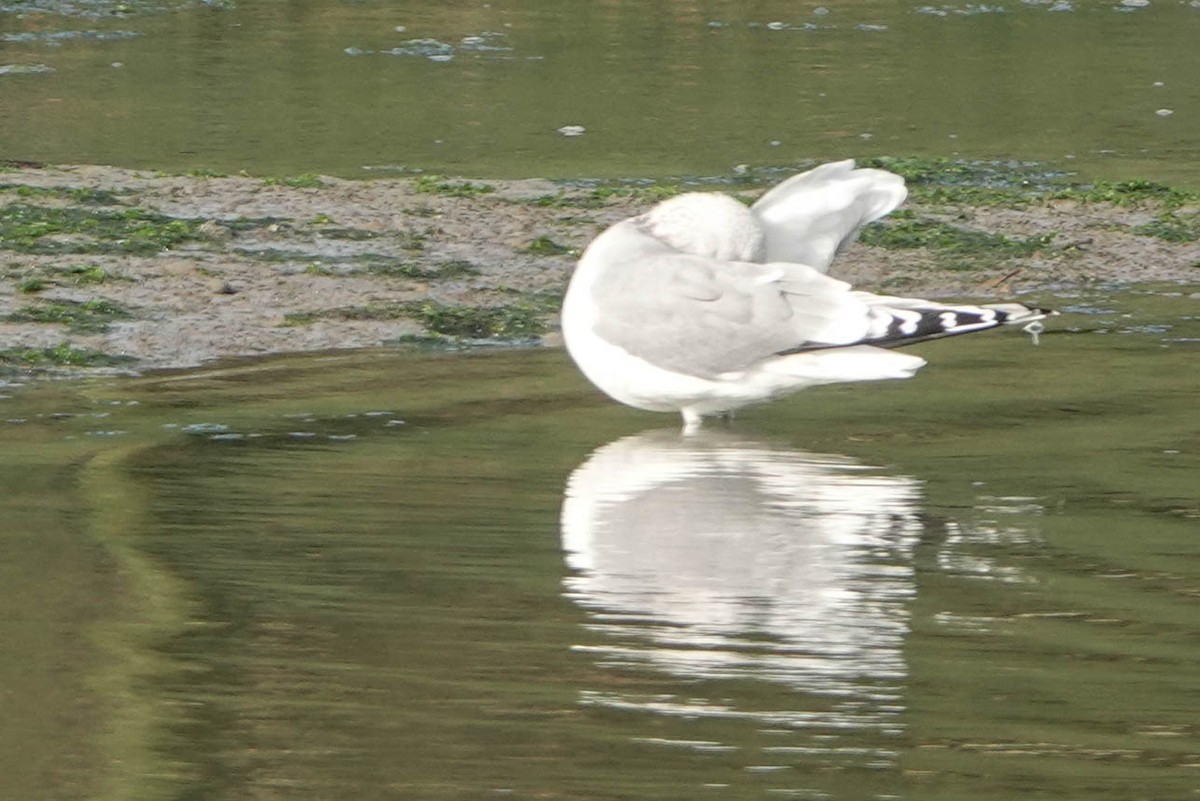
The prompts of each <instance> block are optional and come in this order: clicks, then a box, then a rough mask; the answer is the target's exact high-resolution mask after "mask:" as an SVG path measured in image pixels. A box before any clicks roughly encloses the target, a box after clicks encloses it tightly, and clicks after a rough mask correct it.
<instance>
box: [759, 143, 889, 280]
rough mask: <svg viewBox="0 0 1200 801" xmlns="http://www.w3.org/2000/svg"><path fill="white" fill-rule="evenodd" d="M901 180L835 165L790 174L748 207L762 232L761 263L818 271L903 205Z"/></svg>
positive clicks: (846, 164) (879, 172) (841, 163)
mask: <svg viewBox="0 0 1200 801" xmlns="http://www.w3.org/2000/svg"><path fill="white" fill-rule="evenodd" d="M907 194H908V190H906V189H905V188H904V179H903V178H901V177H900V176H899V175H894V174H893V173H890V172H887V171H886V170H875V169H855V167H854V162H853V161H837V162H833V163H831V164H822V165H821V166H820V167H817V168H815V169H812V170H809V171H808V172H805V173H801V174H800V175H796V176H794V177H792V178H789V179H788V180H786V181H784V182H783V183H781V184H779V185H778V186H776V187H775V188H774V189H772V190H771V191H770V192H767V193H766V194H765V195H763V196H762V197H761V198H759V200H758V202H757V203H755V204H754V206H753V207H752V208H751V212H752V213H753V214H754V216H755V218H756V219H757V220H758V222H759V225H761V226H762V228H763V230H764V232H765V233H766V241H767V256H766V261H790V262H799V263H801V264H808V265H811V266H813V267H816V268H817V269H818V270H820V271H822V272H824V271H826V270H828V269H829V264H830V262H832V261H833V257H834V256H835V255H836V254H837V253H838V251H839V250H841V249H842V248H844V247H846V246H847V245H849V244H850V243H851V242H853V241H854V240H855V239H856V238H857V237H858V232H859V230H860V229H861V228H862V227H863V226H864V225H866V224H867V223H869V222H871V221H872V220H877V219H879V218H880V217H882V216H884V215H885V214H887V213H888V212H890V211H891V210H892V209H894V208H896V207H897V206H899V205H900V204H901V203H903V202H904V198H905V197H906V196H907Z"/></svg>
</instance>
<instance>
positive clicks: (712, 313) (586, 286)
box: [562, 161, 1047, 431]
mask: <svg viewBox="0 0 1200 801" xmlns="http://www.w3.org/2000/svg"><path fill="white" fill-rule="evenodd" d="M906 195H907V190H906V189H905V188H904V179H903V178H901V177H900V176H898V175H894V174H893V173H890V172H887V171H885V170H878V169H856V168H855V165H854V162H853V161H839V162H834V163H830V164H824V165H822V166H820V167H817V168H815V169H813V170H809V171H808V172H805V173H802V174H800V175H796V176H793V177H792V178H789V179H788V180H786V181H784V182H783V183H781V184H779V185H778V186H776V187H775V188H774V189H772V190H771V191H769V192H767V193H766V194H765V195H763V196H762V197H761V198H760V199H759V200H758V202H756V203H755V204H754V205H753V206H751V207H749V208H747V207H746V206H745V205H744V204H742V203H740V202H739V201H737V200H735V199H734V198H732V197H730V196H728V195H724V194H720V193H712V192H703V193H702V192H694V193H688V194H684V195H679V196H677V197H674V198H671V199H670V200H666V201H664V202H662V203H659V204H658V205H656V206H655V207H653V208H652V209H650V211H648V212H646V213H645V214H642V215H639V216H637V217H632V218H629V219H626V220H622V221H621V222H619V223H617V224H615V225H613V226H612V227H610V228H608V229H607V230H606V231H604V232H603V233H602V234H600V235H599V236H598V237H596V239H595V240H594V241H593V242H592V243H591V245H589V246H588V248H587V250H586V251H584V253H583V256H582V257H581V258H580V260H579V265H578V266H577V267H576V268H575V274H574V276H573V277H572V279H571V284H570V286H569V287H568V289H567V294H566V298H565V299H564V301H563V309H562V327H563V338H564V340H565V342H566V346H567V350H568V351H569V352H570V354H571V356H572V358H574V360H575V362H576V364H578V365H579V368H580V370H582V371H583V373H584V375H586V376H587V377H588V379H590V380H591V381H592V383H593V384H595V385H596V386H597V387H599V388H600V389H601V390H603V391H604V392H605V393H606V394H608V395H609V396H611V397H612V398H614V399H615V400H618V401H620V402H621V403H625V404H628V405H629V406H634V407H636V408H639V409H647V410H650V411H660V412H680V413H681V414H682V415H683V420H684V428H685V430H688V431H692V430H695V429H696V428H698V427H699V425H700V422H701V420H702V418H703V417H704V416H705V415H712V414H726V413H729V412H731V411H733V410H735V409H738V408H740V407H742V406H746V405H748V404H752V403H758V402H761V401H765V400H770V399H771V398H776V397H779V396H781V395H785V394H788V393H790V392H795V391H797V390H800V389H804V388H806V387H811V386H815V385H818V384H830V383H836V382H842V381H874V380H880V379H886V378H910V377H911V376H912V375H913V374H914V373H916V371H917V370H919V369H920V368H921V367H923V366H925V360H924V359H921V358H920V357H917V356H911V355H908V354H903V353H897V352H894V351H893V350H891V348H894V347H897V346H900V345H908V344H911V343H914V342H922V341H925V340H928V339H935V338H939V337H944V336H952V335H955V334H964V333H969V332H972V331H981V330H985V329H988V328H994V327H996V326H999V325H1005V324H1027V323H1031V322H1034V321H1037V320H1040V319H1042V318H1043V317H1044V316H1045V315H1046V314H1047V312H1046V311H1045V310H1043V309H1037V308H1031V307H1028V306H1024V305H1022V304H1019V303H998V304H987V305H981V306H962V305H944V304H940V303H935V302H931V301H928V300H919V299H916V298H897V297H888V296H883V295H874V294H871V293H869V292H861V291H855V290H853V289H851V287H850V285H849V284H847V283H845V282H844V281H838V280H836V279H834V278H830V277H828V276H827V275H825V272H826V270H828V269H829V265H830V263H831V262H832V261H833V258H834V256H835V255H836V254H837V253H838V252H839V251H841V250H842V249H844V248H845V247H846V246H847V245H849V244H850V243H851V242H853V241H854V240H855V239H856V238H857V236H858V233H859V231H860V230H861V229H862V227H863V226H864V225H866V224H867V223H869V222H871V221H872V220H876V219H879V218H880V217H883V216H884V215H885V214H887V213H888V212H890V211H892V210H893V209H894V208H896V207H897V206H899V205H900V203H902V202H903V201H904V198H905V197H906Z"/></svg>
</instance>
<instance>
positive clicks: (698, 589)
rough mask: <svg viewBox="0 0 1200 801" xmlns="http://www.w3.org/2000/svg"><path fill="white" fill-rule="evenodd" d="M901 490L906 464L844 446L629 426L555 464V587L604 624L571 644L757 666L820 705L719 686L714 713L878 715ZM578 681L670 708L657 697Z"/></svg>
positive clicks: (876, 719)
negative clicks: (558, 577) (583, 641)
mask: <svg viewBox="0 0 1200 801" xmlns="http://www.w3.org/2000/svg"><path fill="white" fill-rule="evenodd" d="M918 498H919V491H918V485H917V482H915V481H913V480H912V479H909V478H905V477H896V476H881V475H879V474H877V473H874V472H871V471H870V470H868V469H866V468H864V467H862V466H861V465H858V464H857V463H855V462H853V461H851V460H849V459H846V458H843V457H837V456H813V455H810V454H804V453H800V452H797V451H793V450H787V449H783V448H775V447H771V446H769V445H765V444H763V443H761V442H755V441H752V440H747V439H744V438H739V437H736V436H733V435H718V434H717V433H715V432H707V433H705V434H704V435H701V436H695V437H688V438H681V437H679V436H678V435H670V434H664V433H650V434H642V435H639V436H634V437H628V438H625V439H621V440H618V441H616V442H613V443H611V444H609V445H607V446H604V447H602V448H600V449H599V450H597V451H596V452H595V453H594V454H593V455H592V456H591V458H589V459H588V461H587V462H585V463H584V464H583V465H581V466H580V467H579V468H577V469H576V470H575V472H574V473H573V474H572V475H571V478H570V480H569V482H568V485H567V489H566V498H565V501H564V504H563V510H562V542H563V549H564V551H565V553H566V560H567V563H568V566H569V567H570V568H572V570H573V571H574V573H573V575H571V576H570V577H569V578H568V579H567V581H566V585H567V595H568V596H569V597H570V598H571V599H572V600H574V601H575V602H576V603H578V604H579V605H580V606H582V607H583V608H585V609H586V610H587V611H588V614H589V617H590V618H591V619H592V622H593V625H594V626H595V627H596V628H598V629H599V630H600V631H602V632H604V633H605V634H606V635H608V636H609V643H611V644H604V645H601V646H598V647H594V648H589V649H588V650H594V651H595V652H596V653H598V654H599V657H600V659H601V662H602V663H603V664H607V665H613V666H621V665H624V666H631V667H632V666H637V665H644V666H651V667H653V668H655V669H657V670H661V671H665V672H667V673H669V674H672V675H675V676H679V677H683V678H688V679H711V680H721V679H731V678H740V679H759V680H765V681H768V682H771V683H777V684H782V685H785V686H787V687H788V688H789V689H790V690H793V691H800V692H802V693H806V694H810V695H813V696H821V697H827V698H833V699H835V701H836V703H835V706H836V707H837V708H835V709H832V710H831V709H829V708H828V706H825V707H822V709H821V710H820V711H819V712H796V711H792V712H775V713H770V714H769V715H767V713H763V712H753V713H752V712H744V713H743V712H739V711H736V710H734V709H731V708H730V707H729V705H728V704H727V703H726V704H724V705H723V706H721V711H720V716H723V717H727V716H730V715H736V716H739V717H741V716H751V717H755V716H758V717H759V719H761V720H769V721H772V722H774V723H779V722H781V721H783V722H784V725H788V726H793V727H814V726H815V727H829V728H833V729H839V730H842V729H845V728H847V727H849V728H874V729H877V730H878V729H883V730H894V729H895V727H896V723H895V713H896V712H897V711H898V706H897V704H896V700H897V697H898V691H899V684H900V682H901V681H902V680H903V678H904V676H905V673H906V671H905V665H904V661H903V655H902V645H903V638H904V636H905V633H906V632H907V628H908V625H907V620H908V612H907V608H906V603H907V601H908V599H909V598H910V597H911V596H912V594H913V591H914V589H913V588H914V585H913V577H912V565H911V562H912V558H911V557H912V548H913V545H914V543H915V541H916V539H917V537H918V535H919V533H920V523H919V521H918V518H917V503H918ZM723 697H725V694H724V693H723ZM590 699H591V700H590V701H589V702H590V703H604V704H606V705H611V706H619V707H628V706H630V705H631V704H633V705H635V706H640V707H641V708H645V709H650V710H652V711H658V712H664V713H667V714H671V711H670V709H668V708H667V707H669V706H670V704H667V705H666V706H664V703H663V701H662V700H661V699H656V700H655V701H654V702H653V703H642V704H639V703H637V702H636V701H633V700H631V699H629V698H624V697H621V696H619V695H612V694H609V695H601V694H592V695H591V696H590ZM706 709H708V710H709V712H711V710H712V709H713V707H711V705H709V706H706V705H704V704H690V705H689V704H684V707H682V708H680V709H678V710H677V713H678V714H688V715H704V714H708V713H709V712H706V711H705V710H706ZM714 714H715V713H714ZM764 715H767V717H763V716H764ZM770 715H774V717H770Z"/></svg>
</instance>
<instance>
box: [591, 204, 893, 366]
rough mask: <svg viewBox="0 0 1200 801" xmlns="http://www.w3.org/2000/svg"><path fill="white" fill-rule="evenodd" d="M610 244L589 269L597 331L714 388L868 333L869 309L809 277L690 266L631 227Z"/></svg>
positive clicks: (759, 267) (690, 259) (804, 272)
mask: <svg viewBox="0 0 1200 801" xmlns="http://www.w3.org/2000/svg"><path fill="white" fill-rule="evenodd" d="M603 238H604V239H606V240H607V241H605V242H604V243H600V242H597V244H601V247H599V248H596V249H595V251H594V253H593V254H590V255H592V256H593V257H594V258H597V259H603V261H602V262H598V263H593V264H590V265H588V267H589V268H591V269H595V270H596V278H595V280H594V282H593V284H592V287H591V299H592V301H593V303H594V304H595V306H596V321H595V323H594V326H595V331H596V333H597V334H599V335H600V336H601V337H602V338H603V339H605V340H607V341H608V342H610V343H612V344H614V345H617V346H619V347H621V348H623V349H624V350H625V351H627V352H629V353H630V354H633V355H634V356H638V357H639V358H642V359H645V360H646V361H648V362H650V363H651V364H654V365H657V366H658V367H662V368H665V369H668V370H672V371H675V372H680V373H685V374H688V375H695V376H703V377H706V378H715V377H719V376H721V375H723V374H725V373H731V372H736V371H740V370H744V369H746V368H748V367H750V366H752V365H754V364H756V363H757V362H760V361H762V360H763V359H768V358H771V357H772V356H774V355H776V354H779V353H783V352H787V351H792V350H795V349H797V348H801V347H804V346H805V345H806V344H809V345H812V344H817V345H818V346H825V347H828V346H836V345H844V344H850V343H853V342H857V341H859V340H861V339H862V338H863V337H865V336H866V335H867V334H868V333H869V327H870V321H871V316H872V314H871V308H870V306H869V305H868V304H866V303H865V302H863V300H862V299H861V298H859V297H858V296H857V295H856V294H855V293H853V292H851V291H850V286H849V284H846V283H844V282H842V281H837V280H834V279H832V278H829V277H828V276H825V275H823V274H821V273H820V272H818V271H817V270H814V269H812V268H811V267H807V266H805V265H802V264H786V263H777V264H751V263H747V262H733V261H729V262H727V261H717V260H713V259H707V258H703V257H700V256H691V255H687V254H683V253H680V252H679V251H678V250H675V249H673V248H671V247H669V246H667V245H664V244H662V243H660V242H658V241H657V240H655V239H654V238H653V237H650V236H648V235H646V234H645V233H643V232H641V231H639V230H638V229H637V227H636V226H633V225H629V224H619V225H617V226H615V227H614V228H612V229H610V230H609V231H607V232H606V233H605V234H604V235H603ZM585 260H587V257H585ZM581 266H582V265H581Z"/></svg>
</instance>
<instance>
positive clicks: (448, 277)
mask: <svg viewBox="0 0 1200 801" xmlns="http://www.w3.org/2000/svg"><path fill="white" fill-rule="evenodd" d="M861 163H870V164H876V165H878V166H882V167H885V168H888V169H891V170H894V171H897V172H900V173H901V174H903V175H904V176H905V177H906V178H907V179H908V182H909V187H910V199H909V201H908V202H907V203H906V204H905V206H904V207H903V208H902V209H901V210H900V211H899V212H897V213H895V214H893V215H892V216H891V217H890V218H889V219H887V220H885V221H883V222H882V223H879V224H875V225H872V226H870V227H869V228H867V229H866V230H865V231H864V233H863V236H862V240H861V242H859V243H858V244H857V245H855V246H854V247H853V248H852V249H851V250H850V251H849V252H848V253H847V254H845V256H844V257H842V258H840V259H839V261H838V263H837V265H836V266H835V271H836V275H837V276H838V277H839V278H843V279H845V280H848V281H850V282H852V283H854V284H856V285H858V286H860V287H861V288H864V289H869V290H874V291H878V292H884V293H888V294H912V295H934V296H949V295H955V296H964V297H968V296H969V297H984V298H986V297H1025V298H1029V297H1032V299H1033V301H1035V302H1040V303H1042V304H1043V305H1045V303H1047V302H1049V301H1047V300H1046V293H1047V292H1052V291H1055V290H1058V289H1062V288H1064V287H1078V286H1107V285H1128V284H1133V283H1145V282H1161V281H1181V282H1186V281H1189V280H1191V281H1194V280H1195V279H1196V278H1197V277H1200V244H1198V239H1200V194H1198V193H1196V192H1191V191H1187V190H1182V189H1172V188H1170V187H1167V186H1164V185H1161V184H1156V183H1152V182H1146V181H1127V182H1117V183H1110V182H1095V183H1088V184H1084V183H1078V182H1075V181H1073V180H1071V179H1070V178H1069V177H1067V176H1062V175H1055V174H1048V173H1046V172H1045V171H1041V170H1036V169H1033V168H1028V167H1020V166H1016V165H991V164H979V163H967V162H960V161H952V160H916V159H876V160H866V161H863V162H861ZM804 166H805V165H797V167H795V168H792V169H789V170H782V169H777V170H750V171H748V172H747V174H746V175H744V176H742V177H741V178H739V179H737V180H731V181H726V182H722V183H717V184H714V183H713V182H711V181H699V180H696V181H690V182H678V183H622V182H609V183H595V182H593V183H589V184H585V185H580V184H561V183H553V182H550V181H545V180H527V181H480V180H466V179H458V178H444V177H438V176H432V175H424V176H420V177H416V178H406V179H380V180H374V181H369V182H361V181H347V180H343V179H337V178H330V177H321V176H316V175H308V174H306V175H300V176H294V177H285V178H265V179H264V178H252V177H248V176H197V175H188V176H172V175H162V174H155V173H146V172H139V171H131V170H121V169H116V168H108V167H62V168H51V167H36V166H21V167H18V166H12V167H9V168H7V169H5V170H4V171H3V172H0V337H2V339H3V347H2V348H0V363H3V364H5V365H8V366H9V367H10V368H17V367H32V368H42V367H69V368H72V369H113V368H115V369H123V370H141V369H148V368H158V367H181V366H190V365H196V364H200V363H203V362H205V361H208V360H211V359H215V358H219V357H225V356H245V355H261V354H265V353H272V352H288V351H306V350H323V349H329V348H353V347H363V346H372V345H380V344H388V343H414V342H416V343H425V344H439V343H440V344H454V343H459V342H467V343H478V342H509V343H512V342H531V341H537V340H538V339H539V338H543V337H547V336H551V335H552V334H553V331H554V329H555V327H556V315H557V311H558V307H559V303H560V300H561V296H562V292H563V289H564V287H565V285H566V282H567V280H568V278H569V276H570V272H571V270H572V267H573V264H574V261H575V259H576V258H577V256H578V253H579V252H580V250H581V249H582V248H584V247H585V246H586V244H587V243H588V242H589V241H590V240H591V239H592V237H594V236H595V235H596V234H597V233H598V232H599V231H600V230H602V229H603V228H604V227H606V226H607V225H609V224H611V223H613V222H615V221H616V220H618V219H621V218H624V217H627V216H630V215H632V214H636V213H639V212H641V211H643V210H645V209H646V208H648V207H649V206H650V205H651V204H653V203H654V202H656V201H658V200H661V199H662V198H664V197H668V196H670V195H671V194H674V193H676V192H679V191H684V190H689V189H721V190H724V191H728V192H733V193H735V194H736V195H738V196H739V197H742V198H744V199H747V200H749V199H751V198H753V197H755V196H757V195H758V194H759V193H760V192H761V191H762V187H764V186H766V185H769V184H771V183H774V182H775V181H777V180H779V179H780V178H781V177H783V176H786V175H789V174H791V173H792V172H795V171H798V170H800V169H803V168H804ZM808 166H811V165H808Z"/></svg>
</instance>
